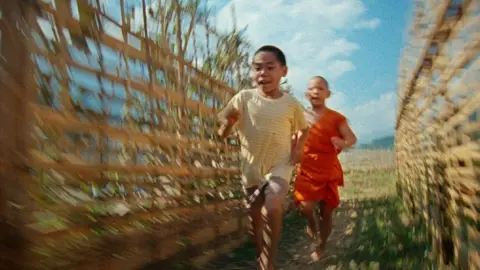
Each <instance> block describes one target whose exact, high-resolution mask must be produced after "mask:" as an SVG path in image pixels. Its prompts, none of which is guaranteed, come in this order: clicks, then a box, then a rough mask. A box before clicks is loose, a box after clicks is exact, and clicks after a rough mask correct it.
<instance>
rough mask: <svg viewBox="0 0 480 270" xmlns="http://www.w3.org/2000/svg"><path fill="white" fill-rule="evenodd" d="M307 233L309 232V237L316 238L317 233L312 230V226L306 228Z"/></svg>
mask: <svg viewBox="0 0 480 270" xmlns="http://www.w3.org/2000/svg"><path fill="white" fill-rule="evenodd" d="M305 233H306V234H307V236H308V237H310V238H312V239H315V234H314V233H313V231H312V228H310V226H308V225H307V228H305Z"/></svg>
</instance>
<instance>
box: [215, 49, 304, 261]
mask: <svg viewBox="0 0 480 270" xmlns="http://www.w3.org/2000/svg"><path fill="white" fill-rule="evenodd" d="M252 70H253V78H254V80H255V83H256V85H257V87H256V88H255V89H249V90H242V91H240V92H239V93H237V94H236V95H235V96H234V97H233V98H232V99H231V100H230V102H229V103H228V104H227V105H226V106H225V108H224V109H223V110H222V112H221V113H220V114H219V117H220V119H221V120H223V125H222V126H221V128H220V130H219V134H220V135H221V136H223V137H226V136H228V134H229V133H230V132H231V130H232V129H233V128H234V127H236V129H237V130H238V134H239V139H240V143H241V158H242V181H243V185H244V188H245V191H246V194H247V196H248V198H249V200H248V201H247V203H248V205H247V207H248V208H249V210H250V220H251V225H252V229H253V234H254V238H255V245H256V248H257V261H258V266H259V269H265V270H273V269H274V262H275V259H276V253H277V248H278V242H279V240H280V234H281V227H282V218H283V200H284V199H285V197H286V195H287V193H288V189H289V182H290V180H291V177H292V171H293V169H294V168H295V165H296V164H298V163H299V162H300V159H301V157H302V153H303V142H304V141H305V138H306V134H307V131H308V126H307V123H306V121H305V117H304V113H303V109H302V106H301V105H300V103H299V102H298V100H297V99H296V98H294V97H293V96H290V95H288V94H285V93H283V92H282V91H281V90H280V80H281V78H282V77H284V76H286V75H287V70H288V68H287V63H286V59H285V55H284V54H283V52H282V51H281V50H280V49H278V48H277V47H274V46H270V45H267V46H263V47H261V48H260V49H258V50H257V52H256V53H255V55H254V59H253V63H252ZM293 134H297V136H298V137H297V138H298V139H297V144H296V145H295V148H293V149H292V141H291V138H292V135H293Z"/></svg>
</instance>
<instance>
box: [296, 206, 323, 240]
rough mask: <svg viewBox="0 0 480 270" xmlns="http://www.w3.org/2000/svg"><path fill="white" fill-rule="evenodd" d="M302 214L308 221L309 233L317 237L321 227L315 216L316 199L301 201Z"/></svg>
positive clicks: (312, 236)
mask: <svg viewBox="0 0 480 270" xmlns="http://www.w3.org/2000/svg"><path fill="white" fill-rule="evenodd" d="M299 208H300V214H301V215H302V216H304V217H305V218H306V219H307V221H308V225H307V235H308V236H310V237H311V238H315V237H316V235H317V233H318V231H319V228H318V223H317V217H316V216H315V211H314V209H315V202H314V201H303V202H300V207H299Z"/></svg>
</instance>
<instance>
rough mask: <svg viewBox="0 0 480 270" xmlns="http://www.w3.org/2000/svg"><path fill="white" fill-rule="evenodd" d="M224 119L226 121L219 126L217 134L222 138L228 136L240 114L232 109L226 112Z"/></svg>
mask: <svg viewBox="0 0 480 270" xmlns="http://www.w3.org/2000/svg"><path fill="white" fill-rule="evenodd" d="M225 119H226V120H227V121H226V123H224V124H222V126H220V129H219V130H218V132H217V133H218V135H220V136H222V137H224V138H225V137H227V136H228V135H229V134H230V132H231V131H232V127H233V125H235V123H236V122H237V121H238V119H240V112H239V111H237V110H236V109H233V108H232V109H230V110H229V111H227V113H226V116H225Z"/></svg>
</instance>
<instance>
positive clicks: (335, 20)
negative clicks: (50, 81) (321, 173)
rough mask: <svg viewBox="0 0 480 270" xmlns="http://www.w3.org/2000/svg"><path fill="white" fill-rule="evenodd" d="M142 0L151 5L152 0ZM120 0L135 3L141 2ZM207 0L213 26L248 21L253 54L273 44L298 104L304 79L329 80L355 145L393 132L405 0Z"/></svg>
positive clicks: (115, 11) (115, 10)
mask: <svg viewBox="0 0 480 270" xmlns="http://www.w3.org/2000/svg"><path fill="white" fill-rule="evenodd" d="M103 2H104V3H105V4H106V7H107V13H108V14H109V15H111V16H113V17H115V18H117V17H118V16H119V12H120V10H119V6H118V0H103ZM146 2H147V5H150V6H156V5H155V0H148V1H146ZM127 3H128V4H129V5H130V6H131V5H133V6H136V7H138V5H140V3H141V1H139V0H130V1H127ZM207 3H208V4H209V5H210V6H212V7H214V10H215V18H214V20H215V23H216V25H217V27H219V28H220V30H223V31H228V30H230V29H232V26H233V25H232V20H231V8H232V6H235V10H236V14H237V26H238V27H240V28H241V27H244V26H248V30H247V32H246V35H247V37H248V38H249V40H250V41H251V43H252V45H253V47H252V51H253V50H255V49H256V48H258V47H259V46H261V45H264V44H274V45H277V46H279V47H280V48H281V49H282V50H283V51H284V52H285V54H286V55H287V61H288V65H289V74H288V76H287V80H288V82H289V83H290V84H291V85H292V86H293V89H294V95H295V96H296V97H297V98H298V99H299V100H300V101H301V102H302V103H304V104H307V101H306V100H305V99H304V92H305V88H306V85H307V83H308V80H309V79H310V78H311V77H312V76H314V75H322V76H324V77H326V78H327V79H328V80H329V83H330V85H331V90H332V92H333V95H332V97H331V98H329V100H328V101H327V103H328V105H329V106H330V107H331V108H333V109H336V110H338V111H340V112H341V113H343V114H345V115H346V116H347V118H348V119H349V122H350V125H351V127H352V128H353V130H354V131H355V133H356V134H357V136H358V138H359V141H360V142H362V143H365V142H369V141H370V140H372V139H375V138H379V137H382V136H385V135H392V134H393V133H394V122H395V112H396V102H397V99H396V91H397V89H396V87H397V85H396V83H397V75H398V64H399V60H400V55H401V51H402V49H403V47H404V46H403V44H404V35H405V33H406V28H407V27H408V24H409V19H410V15H411V12H412V11H411V1H408V0H270V1H258V0H208V2H207ZM135 13H136V16H135V20H136V21H138V22H134V25H136V27H139V26H140V25H141V18H142V16H141V8H139V7H138V8H136V9H135ZM150 26H151V27H152V30H153V29H156V28H155V27H154V26H152V25H150ZM47 28H48V27H47ZM107 28H108V29H107V32H109V33H110V34H112V35H114V36H118V37H119V38H120V37H121V35H120V32H119V30H118V29H115V28H111V27H107ZM198 30H200V31H201V30H202V29H198ZM197 42H201V41H197ZM190 46H192V44H190ZM114 58H115V57H114ZM115 62H116V61H114V60H113V62H112V63H113V64H115ZM97 103H98V102H97Z"/></svg>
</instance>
